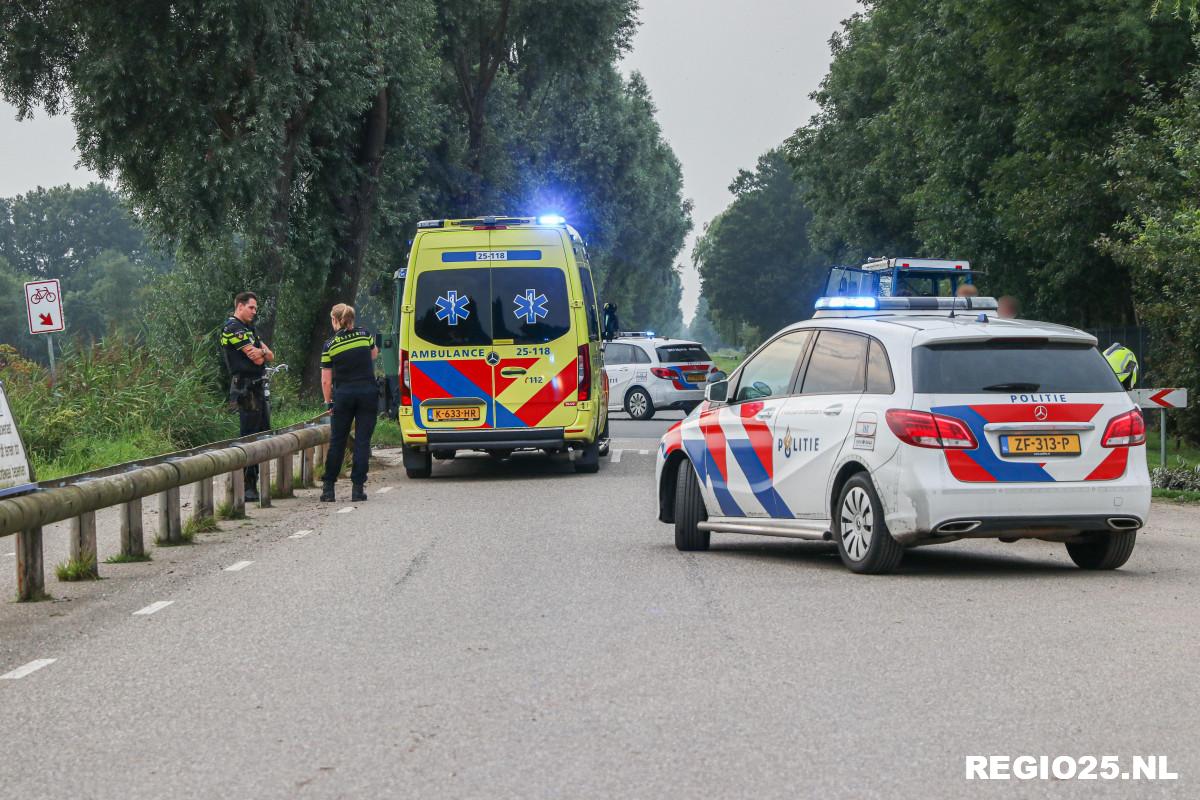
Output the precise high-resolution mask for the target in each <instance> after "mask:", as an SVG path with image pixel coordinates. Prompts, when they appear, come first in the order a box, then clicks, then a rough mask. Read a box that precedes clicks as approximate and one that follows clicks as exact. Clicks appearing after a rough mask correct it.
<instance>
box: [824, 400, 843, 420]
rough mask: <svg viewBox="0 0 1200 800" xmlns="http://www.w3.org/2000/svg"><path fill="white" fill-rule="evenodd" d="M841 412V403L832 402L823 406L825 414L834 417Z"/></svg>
mask: <svg viewBox="0 0 1200 800" xmlns="http://www.w3.org/2000/svg"><path fill="white" fill-rule="evenodd" d="M841 413H842V404H841V403H834V404H833V405H831V406H826V407H825V414H826V415H828V416H830V417H836V416H837V415H838V414H841Z"/></svg>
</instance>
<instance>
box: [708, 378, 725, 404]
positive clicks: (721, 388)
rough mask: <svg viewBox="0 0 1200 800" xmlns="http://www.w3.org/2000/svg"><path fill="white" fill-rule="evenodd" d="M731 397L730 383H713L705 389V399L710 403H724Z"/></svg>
mask: <svg viewBox="0 0 1200 800" xmlns="http://www.w3.org/2000/svg"><path fill="white" fill-rule="evenodd" d="M728 397H729V381H713V382H712V383H710V384H708V385H707V386H705V387H704V399H705V400H707V401H708V402H710V403H724V402H725V401H726V399H727V398H728Z"/></svg>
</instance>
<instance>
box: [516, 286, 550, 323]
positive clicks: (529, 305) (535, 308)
mask: <svg viewBox="0 0 1200 800" xmlns="http://www.w3.org/2000/svg"><path fill="white" fill-rule="evenodd" d="M513 303H514V304H515V305H516V308H515V309H514V310H513V313H514V314H515V315H516V316H517V318H518V319H524V320H525V324H526V325H532V324H533V323H535V322H537V321H538V320H539V319H541V318H542V317H545V316H546V315H548V314H549V313H550V312H549V311H548V310H547V309H546V295H544V294H538V293H537V290H536V289H526V290H525V294H524V295H517V296H516V297H514V298H513Z"/></svg>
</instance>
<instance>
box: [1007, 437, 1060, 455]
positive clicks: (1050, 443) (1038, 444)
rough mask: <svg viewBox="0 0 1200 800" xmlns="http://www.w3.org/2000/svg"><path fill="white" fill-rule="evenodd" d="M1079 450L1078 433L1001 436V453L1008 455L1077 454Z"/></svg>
mask: <svg viewBox="0 0 1200 800" xmlns="http://www.w3.org/2000/svg"><path fill="white" fill-rule="evenodd" d="M1079 452H1080V451H1079V434H1077V433H1053V434H1036V435H1028V436H1001V437H1000V453H1001V455H1006V456H1077V455H1079Z"/></svg>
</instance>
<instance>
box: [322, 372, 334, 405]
mask: <svg viewBox="0 0 1200 800" xmlns="http://www.w3.org/2000/svg"><path fill="white" fill-rule="evenodd" d="M321 394H322V395H323V396H324V397H325V405H329V404H330V403H332V402H333V369H332V368H330V367H322V368H321Z"/></svg>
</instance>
